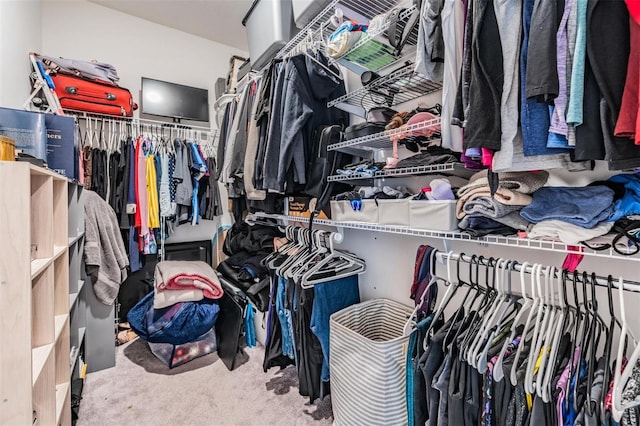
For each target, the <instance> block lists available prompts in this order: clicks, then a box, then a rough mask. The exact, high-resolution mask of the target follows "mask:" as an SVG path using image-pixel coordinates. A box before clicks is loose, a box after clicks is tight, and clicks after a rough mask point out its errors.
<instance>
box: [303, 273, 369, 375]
mask: <svg viewBox="0 0 640 426" xmlns="http://www.w3.org/2000/svg"><path fill="white" fill-rule="evenodd" d="M313 290H314V296H313V307H312V311H311V324H310V325H311V331H312V332H313V334H315V335H316V337H317V338H318V340H319V341H320V346H322V355H323V360H322V374H321V379H322V381H323V382H328V381H329V319H330V317H331V315H332V314H334V313H336V312H338V311H340V310H342V309H344V308H346V307H347V306H351V305H354V304H356V303H360V290H359V289H358V276H357V275H352V276H350V277H345V278H340V279H337V280H333V281H327V282H325V283H322V284H316V285H315V286H314V287H313Z"/></svg>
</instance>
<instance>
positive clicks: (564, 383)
mask: <svg viewBox="0 0 640 426" xmlns="http://www.w3.org/2000/svg"><path fill="white" fill-rule="evenodd" d="M569 1H571V0H569ZM579 359H580V348H579V347H576V350H575V352H574V354H573V363H569V362H568V363H567V366H566V367H565V368H564V370H563V371H562V375H561V376H560V378H559V379H558V384H557V385H556V389H559V390H560V392H559V393H558V398H557V402H556V413H557V417H558V425H559V426H563V425H564V413H563V410H562V404H563V402H564V397H565V395H566V394H567V387H568V386H569V374H570V373H571V369H572V368H576V366H577V365H578V360H579Z"/></svg>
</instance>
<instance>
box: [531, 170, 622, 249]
mask: <svg viewBox="0 0 640 426" xmlns="http://www.w3.org/2000/svg"><path fill="white" fill-rule="evenodd" d="M614 196H615V191H614V190H613V189H611V188H610V187H609V186H607V185H605V184H601V183H594V184H591V185H589V186H586V187H581V188H576V187H564V186H559V187H544V188H540V189H539V190H538V191H536V192H535V193H534V194H533V201H532V202H531V204H529V205H528V206H527V207H525V208H524V209H522V211H521V212H520V215H521V216H522V217H523V218H524V219H526V220H527V221H529V222H531V223H533V224H534V225H533V226H532V227H531V228H530V229H529V231H528V232H527V237H529V238H534V239H535V238H551V239H557V240H560V241H562V242H563V243H566V244H578V243H580V242H583V241H588V240H591V239H593V238H596V237H599V236H602V235H604V234H607V233H608V232H609V231H610V230H611V228H612V227H613V224H614V221H613V220H611V218H612V217H613V215H614V212H615V207H614Z"/></svg>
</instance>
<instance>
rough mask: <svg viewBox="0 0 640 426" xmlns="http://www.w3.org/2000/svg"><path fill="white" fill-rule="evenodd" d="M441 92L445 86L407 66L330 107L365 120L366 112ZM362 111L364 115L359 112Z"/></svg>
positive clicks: (407, 64) (350, 93)
mask: <svg viewBox="0 0 640 426" xmlns="http://www.w3.org/2000/svg"><path fill="white" fill-rule="evenodd" d="M440 89H442V84H441V83H434V82H433V81H430V80H428V79H427V78H426V77H424V76H422V75H420V74H418V73H416V72H415V70H414V64H413V63H411V62H407V63H406V64H405V65H403V66H402V68H400V69H397V70H395V71H393V72H391V73H389V74H387V75H385V76H382V77H380V78H378V79H376V80H374V81H373V82H371V83H370V84H368V85H366V86H363V87H361V88H360V89H357V90H354V91H353V92H349V93H347V94H346V95H344V96H340V97H338V98H336V99H334V100H332V101H330V102H329V103H328V106H329V107H333V106H335V107H337V108H340V109H343V110H346V111H350V112H353V113H356V114H358V115H361V116H364V115H365V111H367V110H369V109H371V108H374V107H376V106H380V105H385V106H388V107H393V106H395V105H399V104H402V103H405V102H408V101H411V100H414V99H417V98H419V97H421V96H425V95H428V94H430V93H433V92H436V91H438V90H440ZM358 109H360V110H361V111H359V112H358V111H357V110H358Z"/></svg>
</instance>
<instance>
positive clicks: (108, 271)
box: [84, 190, 129, 305]
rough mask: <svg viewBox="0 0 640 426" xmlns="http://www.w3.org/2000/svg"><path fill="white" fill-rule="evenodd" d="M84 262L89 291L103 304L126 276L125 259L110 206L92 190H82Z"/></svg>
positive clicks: (115, 296) (114, 215) (110, 301)
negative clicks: (89, 280)
mask: <svg viewBox="0 0 640 426" xmlns="http://www.w3.org/2000/svg"><path fill="white" fill-rule="evenodd" d="M84 218H85V245H84V262H85V268H86V271H87V275H88V276H89V277H91V282H92V284H93V291H94V293H95V295H96V297H97V298H98V300H100V301H101V302H102V303H104V304H105V305H111V304H113V302H114V300H116V298H117V297H118V290H119V289H120V284H122V282H123V281H124V280H125V279H126V278H127V266H129V258H128V257H127V252H126V251H125V248H124V242H123V241H122V235H121V234H120V226H119V225H118V219H117V217H116V214H115V212H114V211H113V209H112V208H111V206H110V205H109V204H108V203H107V202H106V201H104V200H103V199H102V198H100V196H99V195H98V194H96V193H95V192H93V191H89V190H85V191H84Z"/></svg>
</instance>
